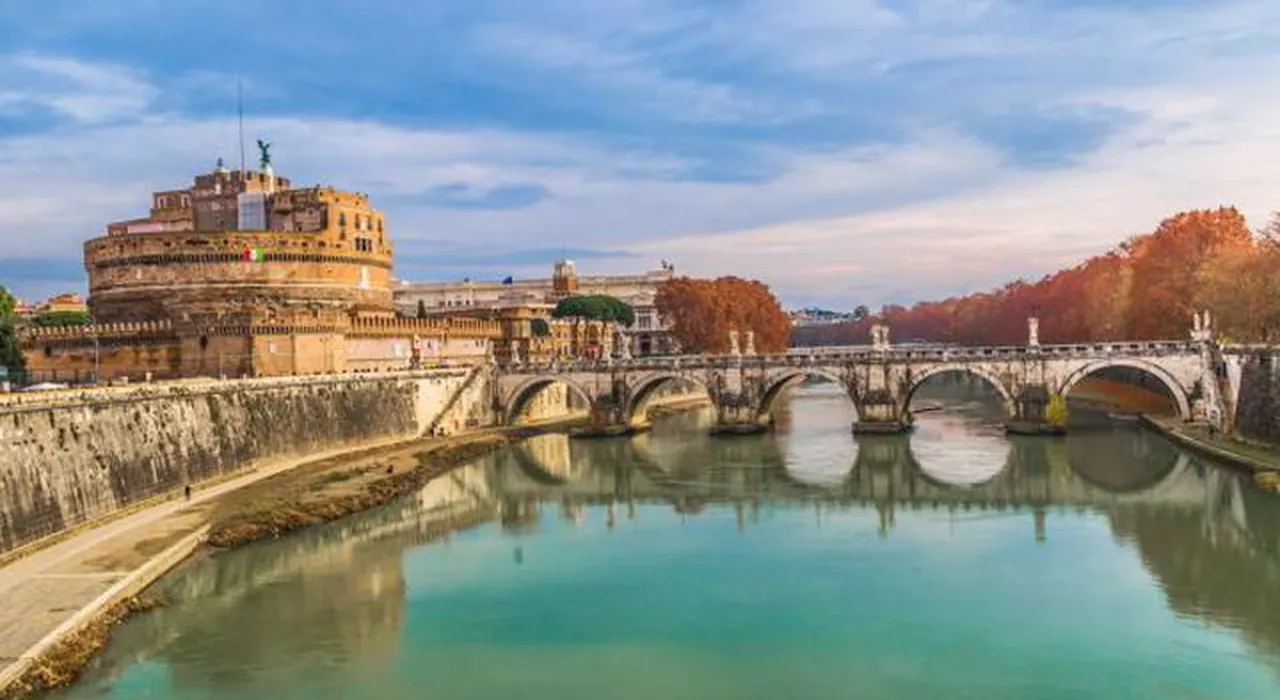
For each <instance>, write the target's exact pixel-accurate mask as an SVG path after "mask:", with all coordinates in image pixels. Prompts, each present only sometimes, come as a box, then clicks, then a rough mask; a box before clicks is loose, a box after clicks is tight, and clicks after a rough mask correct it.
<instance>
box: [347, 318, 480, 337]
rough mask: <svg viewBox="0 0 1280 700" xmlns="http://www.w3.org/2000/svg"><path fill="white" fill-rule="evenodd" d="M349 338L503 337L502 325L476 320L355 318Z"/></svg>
mask: <svg viewBox="0 0 1280 700" xmlns="http://www.w3.org/2000/svg"><path fill="white" fill-rule="evenodd" d="M349 335H351V336H354V337H362V336H376V337H383V336H404V337H412V336H414V335H418V336H446V335H447V336H454V337H469V338H487V339H491V340H496V339H498V338H501V337H502V323H501V322H499V321H486V320H480V319H472V318H389V317H380V316H375V317H366V318H362V317H356V318H354V319H352V322H351V329H350V331H349Z"/></svg>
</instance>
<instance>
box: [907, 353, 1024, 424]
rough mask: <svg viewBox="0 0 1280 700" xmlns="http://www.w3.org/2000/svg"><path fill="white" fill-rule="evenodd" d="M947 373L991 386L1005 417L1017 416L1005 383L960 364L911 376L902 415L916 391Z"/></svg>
mask: <svg viewBox="0 0 1280 700" xmlns="http://www.w3.org/2000/svg"><path fill="white" fill-rule="evenodd" d="M948 373H959V374H968V375H972V376H975V377H978V378H979V379H982V380H983V381H985V382H986V383H987V384H989V385H991V388H992V389H995V390H996V393H997V394H999V395H1000V403H1001V405H1002V406H1003V407H1004V412H1005V415H1006V416H1008V417H1010V418H1013V417H1014V416H1016V415H1018V404H1017V402H1016V400H1015V399H1014V396H1013V393H1012V392H1011V391H1009V387H1007V386H1005V383H1004V382H1003V381H1002V380H1001V379H1000V377H998V376H996V375H995V374H994V373H992V372H990V371H989V370H986V369H984V368H982V367H978V366H975V365H968V364H960V363H949V364H944V365H937V366H935V367H930V368H929V369H926V370H924V371H923V372H920V373H919V374H913V375H912V376H911V384H910V386H908V387H907V391H906V393H905V394H904V395H903V396H902V413H903V414H904V415H905V414H906V413H907V409H908V408H909V407H910V406H911V398H912V397H913V396H915V394H916V391H918V390H919V389H920V387H921V386H923V385H924V383H925V382H926V381H928V380H929V379H931V378H933V377H936V376H938V375H940V374H948Z"/></svg>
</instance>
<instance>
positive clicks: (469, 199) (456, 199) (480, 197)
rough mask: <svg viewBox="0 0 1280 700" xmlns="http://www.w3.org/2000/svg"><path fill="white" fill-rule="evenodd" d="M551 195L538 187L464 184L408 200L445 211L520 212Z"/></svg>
mask: <svg viewBox="0 0 1280 700" xmlns="http://www.w3.org/2000/svg"><path fill="white" fill-rule="evenodd" d="M550 196H551V191H550V190H548V189H547V188H546V187H543V186H542V185H538V184H524V183H499V184H496V185H494V186H492V187H489V188H487V189H480V188H477V187H475V186H473V185H471V184H469V183H466V182H451V183H449V184H447V185H437V186H435V187H432V188H431V189H429V190H427V191H426V192H422V193H420V194H418V195H410V196H409V197H408V198H407V199H409V200H411V201H414V200H416V201H417V202H420V203H422V204H426V205H428V206H435V207H444V208H448V209H523V208H525V207H529V206H532V205H534V204H537V203H538V202H541V201H542V200H544V199H546V198H548V197H550Z"/></svg>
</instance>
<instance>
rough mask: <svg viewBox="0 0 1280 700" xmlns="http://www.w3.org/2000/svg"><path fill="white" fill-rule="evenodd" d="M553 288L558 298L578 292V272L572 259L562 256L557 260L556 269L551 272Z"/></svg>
mask: <svg viewBox="0 0 1280 700" xmlns="http://www.w3.org/2000/svg"><path fill="white" fill-rule="evenodd" d="M551 288H552V290H553V292H554V294H555V297H556V298H557V299H563V298H565V297H570V296H573V295H574V294H577V293H578V272H577V270H576V269H574V267H573V261H572V260H565V259H563V258H562V259H560V260H557V261H556V267H555V271H554V272H553V273H552V274H551Z"/></svg>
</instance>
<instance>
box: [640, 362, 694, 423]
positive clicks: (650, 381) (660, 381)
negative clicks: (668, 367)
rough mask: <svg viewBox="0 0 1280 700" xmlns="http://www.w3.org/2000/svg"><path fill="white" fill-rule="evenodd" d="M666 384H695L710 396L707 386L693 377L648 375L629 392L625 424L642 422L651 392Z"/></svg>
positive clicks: (670, 374)
mask: <svg viewBox="0 0 1280 700" xmlns="http://www.w3.org/2000/svg"><path fill="white" fill-rule="evenodd" d="M668 382H687V383H689V384H696V385H697V386H698V387H699V388H701V389H702V391H703V392H706V393H707V395H708V396H710V395H711V394H710V391H709V389H708V387H707V385H706V384H704V383H703V382H702V381H701V380H699V379H697V378H695V377H693V376H690V375H687V374H677V373H675V372H657V373H654V374H650V375H647V376H645V377H643V378H641V379H640V381H639V382H637V383H636V385H635V387H634V388H633V389H632V390H631V396H630V397H629V399H628V401H627V407H626V409H627V412H626V415H625V416H624V417H625V419H626V422H627V423H629V424H634V423H636V422H640V421H643V420H644V418H645V414H646V413H647V410H646V408H647V405H648V403H649V399H650V398H651V397H652V395H653V392H654V391H656V390H657V389H658V388H659V387H661V386H662V385H664V384H666V383H668Z"/></svg>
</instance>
